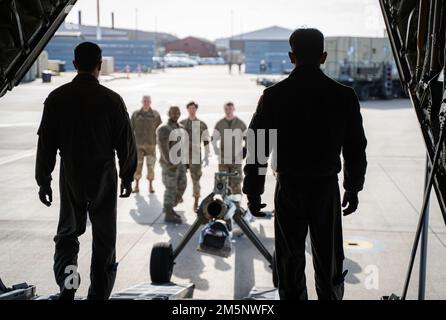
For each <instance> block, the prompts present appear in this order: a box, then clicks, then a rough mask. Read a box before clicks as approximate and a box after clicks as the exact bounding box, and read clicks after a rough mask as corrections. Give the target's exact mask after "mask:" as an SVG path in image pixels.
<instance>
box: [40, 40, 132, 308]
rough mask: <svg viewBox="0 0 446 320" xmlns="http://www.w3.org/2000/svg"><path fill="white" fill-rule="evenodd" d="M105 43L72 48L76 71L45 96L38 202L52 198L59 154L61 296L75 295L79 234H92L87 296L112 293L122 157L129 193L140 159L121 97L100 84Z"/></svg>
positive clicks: (58, 269) (57, 238) (123, 184)
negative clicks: (72, 278)
mask: <svg viewBox="0 0 446 320" xmlns="http://www.w3.org/2000/svg"><path fill="white" fill-rule="evenodd" d="M101 62H102V57H101V49H100V48H99V47H98V46H97V45H96V44H94V43H91V42H84V43H81V44H80V45H78V46H77V47H76V49H75V51H74V65H75V67H76V69H77V71H78V74H77V76H76V77H75V78H74V79H73V81H71V82H69V83H67V84H65V85H63V86H61V87H59V88H57V89H56V90H54V91H53V92H51V93H50V95H49V96H48V98H47V99H46V100H45V107H44V111H43V117H42V121H41V124H40V127H39V131H38V134H39V142H38V148H37V159H36V180H37V184H38V185H39V187H40V190H39V197H40V200H41V201H42V202H43V203H44V204H45V205H47V206H50V205H51V202H52V190H51V180H52V178H51V174H52V172H53V170H54V165H55V163H56V154H57V150H59V152H60V159H61V160H60V181H59V189H60V217H59V225H58V228H57V235H56V236H55V238H54V241H55V243H56V250H55V254H54V273H55V277H56V281H57V284H58V285H59V287H60V291H61V293H60V296H59V298H60V299H73V298H74V294H75V291H76V289H77V288H76V286H75V284H74V283H73V282H70V281H66V280H67V279H68V277H69V276H72V275H73V269H70V267H73V266H77V256H78V253H79V241H78V237H79V236H81V235H82V234H83V233H84V232H85V229H86V223H87V213H88V215H89V217H90V221H91V226H92V232H93V250H92V258H91V270H90V280H91V284H90V288H89V291H88V298H89V299H108V297H109V296H110V293H111V291H112V289H113V285H114V282H115V277H116V269H117V263H116V254H115V244H116V205H117V203H116V201H117V178H118V175H117V172H116V164H115V153H116V154H117V156H118V159H119V167H120V171H119V177H120V178H121V195H120V197H123V198H124V197H128V196H129V195H130V193H131V192H132V188H131V183H132V181H133V175H134V173H135V169H136V164H137V157H136V147H135V140H134V135H133V131H132V129H131V126H130V120H129V116H128V113H127V110H126V107H125V104H124V101H123V100H122V98H121V97H120V96H119V95H118V94H117V93H115V92H113V91H112V90H110V89H107V88H105V87H103V86H102V85H100V84H99V82H98V77H99V72H100V69H101Z"/></svg>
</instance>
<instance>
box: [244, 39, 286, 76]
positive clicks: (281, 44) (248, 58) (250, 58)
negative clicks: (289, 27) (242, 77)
mask: <svg viewBox="0 0 446 320" xmlns="http://www.w3.org/2000/svg"><path fill="white" fill-rule="evenodd" d="M289 51H290V45H289V44H288V41H286V40H285V41H284V40H245V64H246V68H245V72H246V73H255V74H284V73H289V72H290V71H291V70H292V68H293V65H292V64H291V62H290V59H289V57H288V52H289Z"/></svg>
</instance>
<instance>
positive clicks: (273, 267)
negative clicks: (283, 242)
mask: <svg viewBox="0 0 446 320" xmlns="http://www.w3.org/2000/svg"><path fill="white" fill-rule="evenodd" d="M271 270H272V273H273V285H274V288H278V287H279V277H278V276H277V268H276V251H275V250H274V252H273V260H272V262H271Z"/></svg>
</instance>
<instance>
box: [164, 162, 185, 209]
mask: <svg viewBox="0 0 446 320" xmlns="http://www.w3.org/2000/svg"><path fill="white" fill-rule="evenodd" d="M161 169H162V178H163V184H164V186H165V187H166V190H165V191H164V209H172V208H173V207H175V206H176V205H177V202H178V200H179V199H180V198H181V197H182V196H183V194H184V191H185V190H186V186H187V177H186V166H185V165H184V164H179V165H175V166H173V165H167V164H165V163H161Z"/></svg>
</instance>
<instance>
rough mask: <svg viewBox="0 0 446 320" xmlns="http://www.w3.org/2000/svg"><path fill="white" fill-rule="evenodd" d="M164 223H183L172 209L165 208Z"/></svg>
mask: <svg viewBox="0 0 446 320" xmlns="http://www.w3.org/2000/svg"><path fill="white" fill-rule="evenodd" d="M164 214H165V216H164V221H165V222H167V223H177V224H180V223H182V222H183V221H182V220H181V217H180V216H179V215H178V214H177V213H176V212H175V211H174V210H173V209H172V208H165V209H164Z"/></svg>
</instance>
